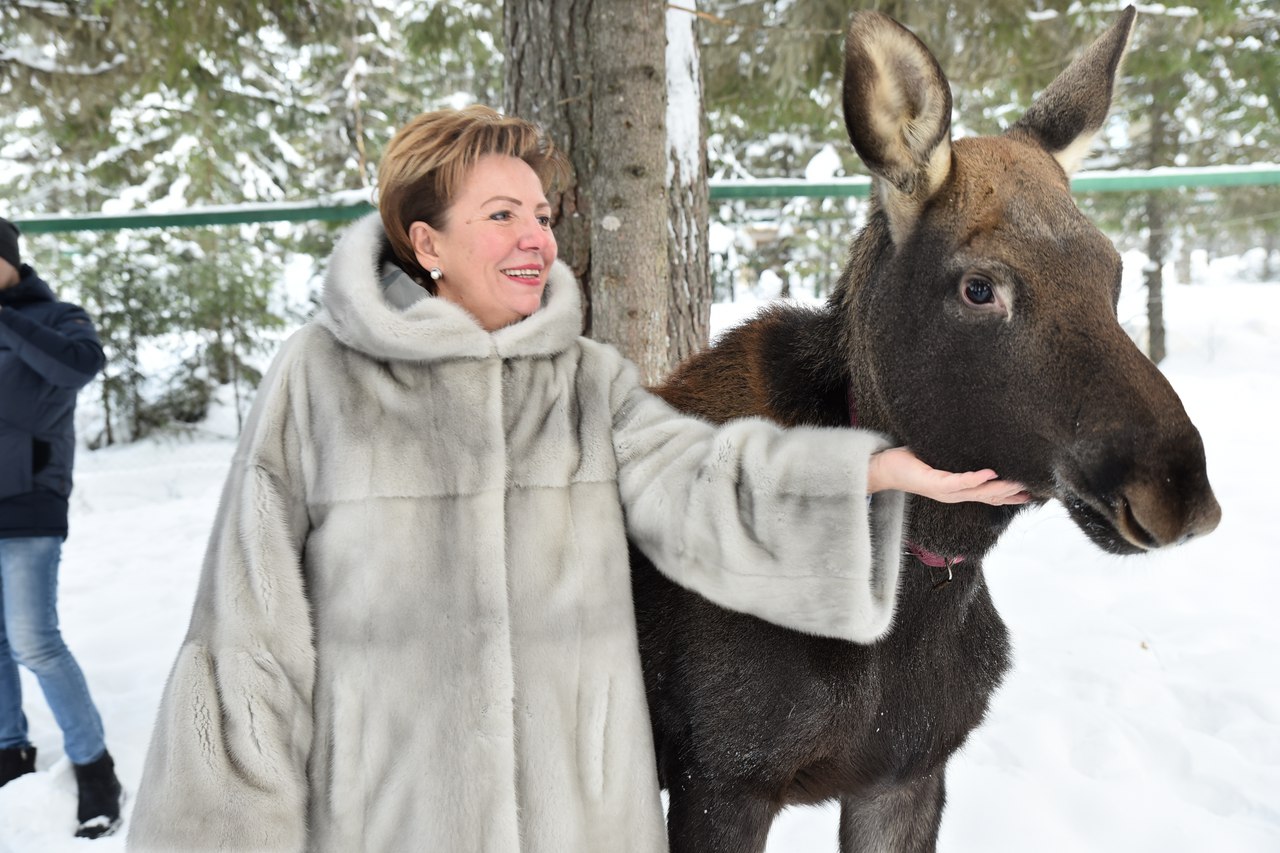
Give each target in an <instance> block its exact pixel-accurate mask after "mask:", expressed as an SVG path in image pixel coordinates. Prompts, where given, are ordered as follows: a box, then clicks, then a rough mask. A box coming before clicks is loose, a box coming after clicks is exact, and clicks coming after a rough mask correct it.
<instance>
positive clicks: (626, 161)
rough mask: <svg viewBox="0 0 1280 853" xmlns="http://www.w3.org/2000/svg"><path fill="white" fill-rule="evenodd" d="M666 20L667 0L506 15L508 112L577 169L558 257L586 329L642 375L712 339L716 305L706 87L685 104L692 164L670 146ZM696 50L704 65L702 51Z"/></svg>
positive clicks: (523, 3)
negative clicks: (538, 131)
mask: <svg viewBox="0 0 1280 853" xmlns="http://www.w3.org/2000/svg"><path fill="white" fill-rule="evenodd" d="M666 14H667V13H666V6H665V4H663V3H660V2H657V0H596V1H595V2H594V3H579V2H572V0H512V2H508V3H506V4H505V6H504V9H503V16H504V17H503V30H504V38H505V41H506V46H507V64H506V79H505V87H506V97H505V103H504V108H505V109H506V111H507V112H508V113H511V114H514V115H519V116H521V117H522V118H526V119H529V120H531V121H534V122H536V123H538V124H540V125H541V126H542V127H543V128H544V129H545V130H546V131H547V132H548V133H549V134H550V135H551V138H552V139H553V140H555V142H556V144H557V145H560V146H561V147H563V148H565V149H566V150H567V152H568V155H569V159H570V161H571V162H572V165H573V175H572V177H571V180H570V185H569V186H568V187H566V188H565V189H564V191H563V192H561V193H559V194H558V195H557V196H556V197H555V198H552V199H551V203H552V206H553V207H554V208H555V213H556V220H557V225H556V239H557V241H558V243H559V245H560V256H561V258H563V259H564V261H565V262H566V263H567V264H569V266H570V267H571V268H572V269H573V271H574V273H575V274H576V275H577V276H578V278H579V280H580V281H581V282H582V286H583V288H584V291H585V296H586V305H587V316H586V323H585V330H586V332H587V334H589V335H591V336H592V337H594V338H596V339H597V340H601V341H606V342H608V343H611V344H614V345H615V346H617V347H618V348H619V349H620V350H621V351H622V352H623V354H624V355H626V356H627V357H628V358H630V359H631V360H633V361H634V362H636V364H637V365H638V366H639V368H640V374H641V377H642V378H643V380H644V381H645V382H656V381H657V380H658V379H660V378H661V377H663V376H664V375H666V373H667V372H668V371H669V370H670V368H671V367H672V366H673V365H674V364H675V359H677V358H681V357H683V356H684V355H687V354H688V353H689V352H692V351H693V349H695V348H696V347H697V346H700V345H701V344H702V343H704V342H705V340H706V326H707V322H708V320H707V317H708V312H709V304H710V295H709V294H710V282H709V276H708V272H707V254H706V165H705V163H706V160H705V153H704V152H703V146H702V144H701V143H702V135H701V126H702V125H701V114H702V109H701V103H700V100H701V97H700V95H701V88H700V86H698V87H696V88H695V89H694V90H693V91H694V95H693V97H694V98H695V99H696V100H695V101H693V102H690V101H689V100H687V99H686V100H683V101H682V105H681V110H682V111H686V110H687V111H692V112H693V114H694V115H696V116H698V119H697V124H696V126H697V134H698V141H697V143H696V144H697V147H698V152H697V155H696V158H694V159H692V160H691V159H690V155H689V152H688V146H687V145H681V146H680V147H679V149H678V151H676V152H670V151H669V147H668V142H667V122H666V118H667V107H666V104H667V73H666V67H667V61H666V57H667V53H666V52H667V34H666V28H667V18H666ZM684 14H686V15H687V13H684ZM686 50H693V51H695V52H694V53H693V57H694V59H693V60H692V67H693V68H694V69H696V67H697V62H696V47H688V46H686ZM695 73H696V72H695ZM684 94H685V95H688V94H689V92H688V91H687V90H686V91H685V92H684ZM690 103H692V104H693V105H692V106H690ZM685 120H686V121H687V120H688V116H687V115H686V116H685ZM669 157H670V160H669V159H668V158H669ZM691 162H692V163H696V164H697V165H696V167H695V166H691V165H690V163H691ZM691 173H693V174H691ZM668 185H670V186H673V187H679V188H680V189H679V192H678V193H677V192H671V193H670V194H669V193H668ZM677 195H678V196H679V197H678V198H677ZM669 197H670V199H671V202H670V206H669V204H668V198H669ZM673 309H674V310H673Z"/></svg>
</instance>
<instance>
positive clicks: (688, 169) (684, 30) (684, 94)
mask: <svg viewBox="0 0 1280 853" xmlns="http://www.w3.org/2000/svg"><path fill="white" fill-rule="evenodd" d="M682 5H687V6H694V5H695V3H694V2H693V0H689V2H688V3H686V4H682ZM697 20H698V19H697V18H696V17H695V16H694V15H692V14H690V13H689V12H685V11H682V10H679V9H668V10H667V198H668V204H669V218H670V225H671V234H670V238H671V239H670V242H669V243H668V245H667V259H668V267H669V270H670V276H671V288H670V294H669V295H670V301H671V304H670V309H669V310H670V315H669V322H668V327H667V331H668V334H669V335H670V339H671V347H670V357H671V365H672V366H674V365H676V364H679V363H680V362H682V361H684V360H685V359H686V358H688V357H689V356H691V355H693V354H694V353H695V352H697V351H698V350H700V349H702V348H703V347H705V346H706V345H707V339H708V338H709V337H710V333H711V332H710V329H711V300H712V286H711V262H710V255H709V254H708V243H707V218H708V208H709V207H710V200H709V197H708V196H709V193H708V189H707V144H706V141H707V134H706V123H705V122H704V121H703V120H702V63H701V62H699V61H698V39H697Z"/></svg>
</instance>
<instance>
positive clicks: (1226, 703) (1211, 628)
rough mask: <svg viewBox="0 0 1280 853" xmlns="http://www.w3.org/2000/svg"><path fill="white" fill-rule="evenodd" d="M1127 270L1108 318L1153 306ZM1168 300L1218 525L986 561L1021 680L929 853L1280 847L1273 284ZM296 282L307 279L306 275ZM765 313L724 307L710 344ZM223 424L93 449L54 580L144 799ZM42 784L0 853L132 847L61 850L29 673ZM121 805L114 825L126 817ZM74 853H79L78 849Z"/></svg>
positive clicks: (8, 830)
mask: <svg viewBox="0 0 1280 853" xmlns="http://www.w3.org/2000/svg"><path fill="white" fill-rule="evenodd" d="M1139 260H1140V259H1137V258H1129V259H1128V269H1129V272H1128V275H1127V277H1126V285H1125V294H1124V297H1123V300H1122V304H1121V312H1122V313H1121V316H1122V317H1126V318H1132V317H1134V316H1135V312H1136V311H1137V309H1138V306H1140V305H1141V303H1142V293H1141V292H1140V290H1138V289H1137V288H1136V286H1135V284H1136V282H1137V281H1138V279H1139V278H1140V273H1141V263H1140V262H1139ZM1231 269H1232V266H1231V265H1229V264H1213V265H1208V266H1207V267H1206V268H1205V269H1204V270H1203V276H1204V280H1205V282H1206V283H1204V284H1200V285H1195V286H1187V285H1170V286H1168V287H1167V288H1166V294H1165V307H1166V315H1167V316H1166V319H1167V324H1168V328H1169V351H1170V355H1169V357H1168V359H1167V361H1166V362H1165V365H1164V368H1165V372H1166V374H1167V375H1168V377H1169V379H1170V381H1171V382H1172V383H1173V385H1174V387H1175V388H1176V389H1177V390H1178V392H1179V394H1180V395H1181V396H1182V399H1183V401H1184V403H1185V404H1186V406H1187V409H1188V411H1189V412H1190V413H1191V416H1192V418H1193V419H1194V420H1195V421H1196V423H1197V424H1198V425H1199V427H1200V429H1201V431H1202V433H1203V435H1204V438H1205V444H1206V447H1207V452H1208V459H1209V468H1210V475H1211V478H1212V480H1213V483H1214V486H1215V489H1216V490H1217V494H1218V497H1219V500H1220V501H1221V503H1222V506H1223V510H1224V517H1223V522H1222V526H1221V527H1220V528H1219V530H1218V531H1217V532H1215V533H1214V534H1213V535H1212V536H1209V537H1207V538H1205V539H1203V540H1200V541H1197V542H1195V543H1193V544H1191V545H1188V546H1185V547H1183V548H1181V549H1176V550H1172V551H1169V552H1166V553H1159V554H1156V555H1152V556H1148V557H1143V558H1124V559H1122V558H1117V557H1111V556H1107V555H1105V554H1103V553H1101V552H1099V551H1097V550H1096V549H1095V548H1094V547H1093V546H1092V545H1090V544H1089V543H1088V542H1087V541H1086V540H1085V538H1084V536H1083V535H1082V534H1081V533H1079V532H1078V531H1077V530H1076V528H1075V527H1074V526H1073V525H1071V523H1070V522H1069V521H1067V519H1066V517H1065V514H1064V513H1063V512H1062V511H1061V509H1059V508H1057V507H1056V506H1051V507H1045V508H1042V509H1039V510H1036V511H1034V512H1032V513H1029V514H1027V515H1026V516H1024V517H1023V518H1022V519H1020V521H1019V522H1018V523H1017V524H1016V525H1015V526H1014V528H1013V529H1012V530H1011V531H1010V532H1009V533H1008V534H1007V535H1006V537H1005V538H1004V539H1003V540H1002V542H1001V543H1000V545H999V546H998V547H997V549H996V550H995V552H994V553H993V554H992V555H991V556H990V558H989V560H988V562H987V567H986V571H987V575H988V580H989V583H990V586H991V589H992V594H993V596H994V597H995V600H996V603H997V605H998V606H999V607H1000V611H1001V613H1002V615H1003V617H1004V619H1005V620H1006V622H1007V623H1008V625H1009V629H1010V633H1011V635H1012V638H1013V642H1014V646H1015V666H1014V669H1013V671H1012V672H1011V673H1010V675H1009V677H1008V679H1007V681H1006V682H1005V684H1004V686H1003V687H1002V688H1001V690H1000V691H999V692H998V693H997V695H996V696H995V699H994V702H993V705H992V708H991V713H990V715H989V718H988V720H987V722H986V724H985V725H984V726H983V727H981V728H980V729H978V730H977V731H976V732H975V733H974V735H973V736H972V737H971V739H970V741H969V743H968V745H967V746H966V747H965V749H964V750H963V751H962V752H961V753H960V754H959V755H958V756H957V757H955V758H954V759H953V760H952V762H951V765H950V769H949V772H948V780H947V781H948V786H947V787H948V806H947V810H946V813H945V815H944V817H943V823H942V835H941V839H940V849H942V850H943V851H975V850H981V851H984V853H1002V851H1007V852H1008V853H1022V851H1027V850H1035V851H1038V853H1058V852H1059V851H1061V853H1067V851H1073V853H1074V851H1082V850H1088V851H1126V853H1132V851H1161V853H1168V851H1175V853H1176V851H1188V853H1190V851H1202V850H1223V851H1228V850H1229V851H1232V853H1253V852H1254V851H1257V853H1262V851H1276V850H1280V679H1278V678H1277V677H1276V672H1277V669H1276V663H1275V659H1276V653H1277V650H1280V620H1277V619H1276V618H1275V617H1274V615H1273V611H1274V607H1275V605H1274V600H1275V596H1274V589H1275V581H1274V574H1275V563H1276V561H1275V557H1274V555H1273V554H1272V553H1271V551H1270V545H1271V541H1270V535H1269V534H1270V533H1271V532H1272V530H1273V528H1274V525H1275V517H1276V513H1275V509H1274V505H1273V504H1272V503H1271V501H1270V499H1269V498H1266V497H1265V495H1266V494H1267V493H1269V491H1270V486H1271V485H1272V484H1273V483H1275V482H1277V481H1280V463H1277V461H1276V457H1275V453H1274V447H1275V440H1274V424H1275V422H1276V420H1277V417H1278V416H1280V284H1247V283H1242V282H1239V281H1235V280H1233V278H1232V276H1231ZM292 276H293V277H295V278H297V279H299V280H301V279H304V278H305V270H304V269H303V268H302V267H299V269H298V270H296V271H294V272H293V273H292ZM758 304H759V303H752V302H743V303H735V304H733V305H720V306H716V308H715V312H714V319H713V325H715V326H717V327H719V328H723V327H724V326H726V325H728V324H730V323H733V322H737V321H739V320H741V319H743V318H744V317H745V316H748V315H749V314H750V313H751V312H753V311H754V310H755V309H756V308H757V307H758ZM234 423H235V421H234V414H233V413H230V410H229V409H228V408H225V407H224V408H223V409H221V410H219V411H218V413H217V414H216V415H215V417H214V418H213V419H211V421H210V422H207V423H206V424H204V425H202V427H201V429H200V430H199V431H196V432H193V433H191V434H189V435H187V436H185V437H182V438H176V439H175V438H170V439H168V440H156V441H148V442H145V443H141V444H137V445H131V446H124V447H113V448H109V449H106V450H101V451H97V452H88V451H82V452H81V455H80V457H79V460H78V467H77V471H76V474H77V484H76V491H75V493H74V496H73V499H72V504H73V505H72V522H71V526H72V534H71V538H70V539H69V540H68V542H67V544H66V548H65V551H64V560H63V566H62V570H61V600H60V604H61V616H62V625H63V630H64V633H65V636H66V639H67V641H68V643H69V645H70V646H71V648H72V650H73V651H74V652H75V654H76V655H77V657H78V659H79V661H80V663H81V665H82V666H83V668H84V670H85V673H86V676H87V677H88V680H89V682H90V685H91V688H92V691H93V695H94V697H95V698H96V700H97V702H98V705H99V707H100V709H101V711H102V714H103V718H104V720H105V723H106V728H107V735H108V742H109V745H110V748H111V751H112V754H113V755H114V757H115V759H116V761H117V765H118V767H119V772H120V775H121V778H122V780H123V781H124V784H125V787H126V788H127V789H128V790H129V791H131V792H132V791H134V790H136V788H137V784H138V778H139V776H140V774H141V770H142V762H143V757H144V755H145V751H146V748H147V744H148V738H149V731H150V727H151V724H152V719H153V715H154V713H155V707H156V704H157V702H158V700H159V696H160V691H161V688H162V685H163V682H164V680H165V677H166V674H167V672H168V670H169V667H170V665H171V664H172V662H173V658H174V655H175V653H176V651H177V648H178V644H179V642H180V641H181V638H182V635H183V633H184V631H185V629H186V624H187V619H188V617H189V614H190V606H191V601H192V599H193V596H194V593H195V587H196V581H197V578H198V574H199V570H200V562H201V556H202V553H203V550H204V540H205V537H206V536H207V534H208V530H209V526H210V524H211V521H212V519H213V516H214V510H215V507H216V504H217V500H218V494H219V491H220V488H221V485H222V480H223V477H224V476H225V473H226V468H227V465H228V462H229V459H230V457H231V453H232V448H233V442H232V438H231V435H232V434H233V432H234ZM22 677H23V686H24V690H25V691H26V703H25V707H26V712H27V716H28V718H29V720H30V723H31V734H32V739H33V741H34V742H35V743H36V745H37V746H38V748H39V750H40V752H39V760H38V772H37V773H35V774H32V775H28V776H25V777H22V778H20V779H18V780H16V781H14V782H12V783H10V784H9V785H7V786H5V787H4V788H3V789H0V853H62V851H74V850H86V849H91V850H93V851H95V853H111V851H121V850H123V849H124V842H123V836H122V835H118V836H115V837H112V838H107V839H101V840H98V841H93V842H86V841H79V840H76V839H73V838H72V837H71V833H72V831H73V828H74V825H75V819H74V818H75V783H74V778H73V776H72V773H71V768H70V766H69V764H68V763H67V760H66V758H65V757H64V756H63V754H62V749H61V736H60V734H59V732H58V729H57V727H56V725H55V724H54V722H53V720H52V718H51V716H50V714H49V711H48V708H47V706H46V705H45V704H44V701H43V697H42V695H41V693H40V691H39V689H38V687H37V686H36V684H35V681H34V679H32V678H31V677H30V674H29V673H27V672H26V671H25V670H23V673H22ZM131 807H132V802H129V803H127V804H126V825H127V819H128V809H129V808H131ZM835 838H836V813H835V810H834V808H833V807H827V808H803V809H793V810H790V811H788V812H786V813H784V814H783V815H782V816H781V817H780V818H779V820H778V821H777V823H776V824H775V826H774V830H773V833H772V835H771V837H770V842H769V847H768V851H769V853H793V851H794V853H834V852H835V851H836V850H837V845H836V840H835ZM85 845H89V846H88V847H86V846H85Z"/></svg>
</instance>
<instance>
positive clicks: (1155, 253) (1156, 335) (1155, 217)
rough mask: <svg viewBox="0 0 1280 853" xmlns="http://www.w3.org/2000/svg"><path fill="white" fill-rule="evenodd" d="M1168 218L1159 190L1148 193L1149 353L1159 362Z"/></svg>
mask: <svg viewBox="0 0 1280 853" xmlns="http://www.w3.org/2000/svg"><path fill="white" fill-rule="evenodd" d="M1166 227H1167V217H1166V215H1165V206H1164V203H1163V199H1161V197H1160V193H1159V191H1158V190H1157V191H1155V192H1149V193H1147V268H1146V269H1145V270H1144V271H1143V281H1144V283H1145V284H1146V286H1147V355H1148V356H1149V357H1150V359H1151V360H1152V361H1154V362H1155V363H1156V364H1159V363H1160V362H1161V361H1163V360H1164V356H1165V340H1164V257H1165V253H1166V252H1167V251H1168V239H1167V237H1166V234H1165V228H1166Z"/></svg>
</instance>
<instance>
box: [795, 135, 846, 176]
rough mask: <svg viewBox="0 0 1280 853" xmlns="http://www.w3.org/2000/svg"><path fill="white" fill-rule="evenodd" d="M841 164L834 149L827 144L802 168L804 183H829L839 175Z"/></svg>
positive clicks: (838, 155)
mask: <svg viewBox="0 0 1280 853" xmlns="http://www.w3.org/2000/svg"><path fill="white" fill-rule="evenodd" d="M842 167H843V164H842V163H841V161H840V154H839V152H837V151H836V147H835V146H834V145H832V144H831V143H830V142H828V143H827V144H826V145H824V146H822V148H821V149H819V150H818V153H817V154H814V155H813V158H812V159H810V160H809V162H808V163H807V164H806V165H805V167H804V179H805V180H806V181H829V180H831V179H832V178H834V177H836V175H838V174H840V170H841V168H842Z"/></svg>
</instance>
